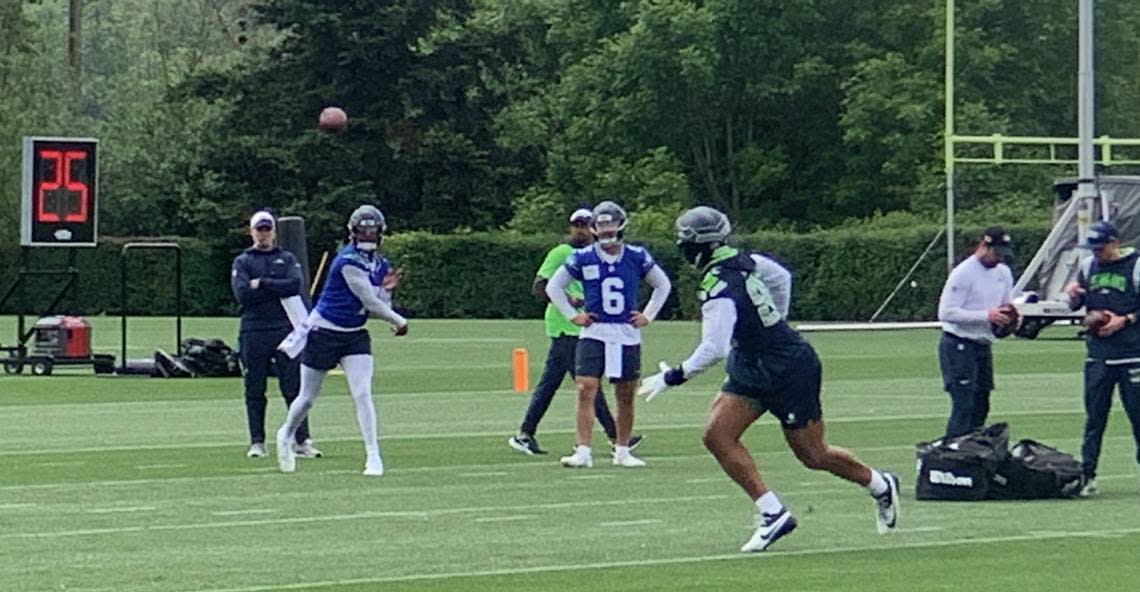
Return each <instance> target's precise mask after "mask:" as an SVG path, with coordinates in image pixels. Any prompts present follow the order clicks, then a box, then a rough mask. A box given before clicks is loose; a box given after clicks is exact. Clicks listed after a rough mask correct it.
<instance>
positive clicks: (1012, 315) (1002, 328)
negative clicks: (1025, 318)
mask: <svg viewBox="0 0 1140 592" xmlns="http://www.w3.org/2000/svg"><path fill="white" fill-rule="evenodd" d="M998 310H1000V311H1002V312H1003V313H1005V315H1006V316H1008V317H1009V322H1008V323H1006V324H1005V325H998V324H995V323H990V330H991V331H993V333H994V337H997V338H998V339H1004V338H1006V337H1009V336H1010V335H1013V332H1014V331H1017V328H1018V326H1020V325H1021V313H1020V312H1018V310H1017V307H1016V306H1014V305H1012V304H1003V305H1001V306H999V307H998Z"/></svg>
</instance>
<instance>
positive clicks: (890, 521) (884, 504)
mask: <svg viewBox="0 0 1140 592" xmlns="http://www.w3.org/2000/svg"><path fill="white" fill-rule="evenodd" d="M882 474H883V479H884V480H885V481H886V482H887V490H886V491H885V492H883V495H876V496H872V497H873V498H874V499H875V526H876V527H878V529H879V534H887V533H888V532H891V531H892V530H894V529H895V526H898V523H899V476H898V475H896V474H894V473H890V472H887V471H883V473H882Z"/></svg>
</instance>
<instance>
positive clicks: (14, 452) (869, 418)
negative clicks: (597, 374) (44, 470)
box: [0, 408, 1084, 456]
mask: <svg viewBox="0 0 1140 592" xmlns="http://www.w3.org/2000/svg"><path fill="white" fill-rule="evenodd" d="M1000 414H1001V415H1002V416H1003V417H1032V416H1037V415H1062V414H1068V415H1081V414H1084V410H1083V409H1077V408H1072V409H1032V410H1026V411H1001V412H1000ZM928 419H940V420H945V419H946V414H945V413H925V414H914V415H863V416H852V417H829V418H825V421H826V422H827V423H828V424H840V423H866V422H880V421H915V420H928ZM640 427H641V428H642V429H645V430H654V429H658V430H675V429H692V430H693V431H694V434H699V433H700V431H701V430H703V429H704V423H682V424H653V423H646V424H644V425H641V426H640ZM543 433H545V434H548V435H550V434H573V433H574V428H565V429H550V430H543ZM501 435H502V432H499V431H495V432H486V431H484V432H449V433H438V434H423V433H421V434H397V435H391V436H383V437H382V438H381V439H382V440H384V441H396V440H428V439H439V440H445V439H448V438H489V437H498V436H501ZM359 440H360V437H359V436H351V437H350V436H345V437H343V438H322V439H321V442H357V441H359ZM12 445H16V444H12ZM18 446H19V449H0V455H4V456H34V455H42V454H74V453H89V452H91V453H103V452H129V451H135V450H175V449H192V448H225V447H241V446H244V445H243V444H241V443H239V442H238V441H236V440H226V441H213V442H201V441H200V442H190V443H178V444H145V445H139V446H88V447H82V448H52V449H42V450H32V449H28V448H26V444H24V443H19V444H18Z"/></svg>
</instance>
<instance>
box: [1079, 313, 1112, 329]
mask: <svg viewBox="0 0 1140 592" xmlns="http://www.w3.org/2000/svg"><path fill="white" fill-rule="evenodd" d="M1108 319H1109V315H1108V311H1106V310H1090V311H1089V312H1088V314H1086V315H1085V320H1084V321H1082V322H1081V324H1082V325H1084V326H1085V329H1087V330H1088V332H1089V333H1096V332H1097V331H1099V330H1100V328H1101V327H1103V326H1105V324H1107V323H1108Z"/></svg>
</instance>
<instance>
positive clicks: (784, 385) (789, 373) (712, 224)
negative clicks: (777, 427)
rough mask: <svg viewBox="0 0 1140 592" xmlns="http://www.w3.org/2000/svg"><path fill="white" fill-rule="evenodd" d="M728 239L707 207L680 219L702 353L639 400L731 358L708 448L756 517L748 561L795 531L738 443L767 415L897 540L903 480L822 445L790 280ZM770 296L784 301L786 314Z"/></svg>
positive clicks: (799, 454)
mask: <svg viewBox="0 0 1140 592" xmlns="http://www.w3.org/2000/svg"><path fill="white" fill-rule="evenodd" d="M730 230H731V226H730V224H729V221H728V217H727V216H725V215H724V214H722V213H721V212H719V211H717V210H715V209H713V208H709V207H704V206H702V207H698V208H693V209H691V210H688V211H686V212H685V213H684V214H682V215H681V216H680V217H679V218H677V244H678V246H680V248H681V253H682V255H683V256H684V257H685V259H686V260H687V261H689V262H690V263H692V264H693V266H695V267H696V268H697V269H699V270H701V272H702V274H703V279H702V281H701V284H700V292H699V293H698V298H699V300H700V301H701V319H702V320H701V344H700V345H699V346H697V349H696V351H694V352H693V354H692V355H691V356H689V358H688V359H687V360H685V361H684V362H682V363H681V365H679V366H677V367H676V368H670V367H669V366H668V365H666V364H665V363H664V362H662V364H661V372H660V373H659V374H655V375H653V376H650V377H648V378H646V379H645V380H644V381H642V385H641V388H640V389H638V393H640V394H643V395H645V397H646V400H651V399H653V398H654V397H656V396H657V395H659V394H660V393H662V392H663V391H664V390H665V389H667V388H669V387H670V386H677V385H679V384H681V383H683V382H685V381H686V380H688V379H689V378H691V377H693V376H694V375H695V374H698V373H700V372H701V371H703V370H705V369H706V368H709V367H710V366H712V365H713V364H715V363H717V362H718V361H720V360H721V359H724V358H725V357H727V358H728V364H727V368H726V370H727V371H728V379H727V380H726V381H725V382H724V385H723V386H722V387H721V391H720V393H719V394H717V396H716V398H715V399H714V400H713V405H712V411H711V412H710V414H709V421H708V426H707V427H706V428H705V435H704V442H705V447H706V448H708V450H709V452H711V453H712V455H713V456H714V457H716V460H717V462H718V463H720V466H721V468H722V469H724V472H725V473H727V474H728V476H729V477H731V478H732V480H733V481H735V482H736V483H737V484H738V485H740V487H741V488H743V489H744V491H745V493H747V494H748V495H749V496H750V497H751V498H752V500H753V502H754V503H755V504H756V509H757V510H758V511H759V516H758V519H757V521H756V522H757V528H756V533H755V534H754V535H753V536H752V538H751V539H750V540H749V541H748V542H747V543H745V544H744V546H743V547H742V548H741V549H740V550H741V551H763V550H764V549H766V548H767V547H768V546H770V545H771V544H772V543H774V542H776V540H778V539H779V538H780V537H782V536H784V535H786V534H788V533H790V532H791V531H792V530H793V529H795V527H796V519H795V517H794V516H792V513H791V512H790V511H788V509H787V508H785V507H784V505H783V504H781V503H780V500H779V499H778V498H777V497H776V494H775V493H773V492H772V491H770V490H769V489H768V487H767V486H766V485H765V484H764V481H763V480H761V479H760V473H759V472H758V471H757V470H756V465H755V463H754V462H753V461H752V456H751V455H750V454H749V452H748V449H746V448H745V447H744V445H743V444H741V442H740V438H741V436H743V434H744V431H745V430H747V429H748V427H749V426H751V425H752V423H753V422H755V421H756V420H757V419H759V418H760V416H761V415H763V414H764V412H766V411H771V412H772V414H773V415H775V416H776V418H777V419H779V420H780V424H781V426H782V427H783V428H784V439H785V440H786V441H787V442H788V446H790V447H791V449H792V452H794V453H795V455H796V458H798V459H799V460H800V462H802V463H803V464H804V465H805V466H807V467H808V468H809V469H815V470H823V471H828V472H830V473H832V474H834V475H836V476H838V477H842V478H843V479H846V480H848V481H851V482H853V483H857V484H859V485H862V486H864V487H866V488H867V489H868V490H869V491H870V493H871V495H872V497H873V498H874V499H875V502H876V512H877V513H876V520H877V522H878V528H879V532H881V533H886V532H888V531H890V530H893V529H894V527H895V524H896V523H897V520H898V504H899V484H898V477H896V476H895V475H893V474H891V473H881V472H879V471H876V470H873V469H871V468H870V467H868V466H867V465H864V464H863V463H861V462H859V461H858V460H856V459H855V457H854V456H852V454H851V453H850V452H848V451H847V450H844V449H842V448H837V447H835V446H830V445H828V444H827V443H826V442H825V441H824V439H823V432H824V425H823V419H822V411H821V408H820V400H819V391H820V379H821V375H822V372H821V366H820V363H819V358H818V357H816V354H815V350H814V349H812V347H811V345H809V344H808V342H807V341H804V339H803V337H800V334H799V333H798V332H796V330H795V329H792V328H791V327H790V326H789V325H788V324H787V322H785V321H784V317H785V315H786V314H787V297H789V296H790V294H791V280H790V276H789V275H788V274H786V273H785V274H780V273H778V271H777V270H774V269H773V266H776V264H775V263H774V262H773V261H771V260H769V259H766V258H764V257H761V256H759V255H752V254H749V253H742V252H740V251H737V250H736V249H734V248H732V247H730V246H728V245H727V241H728V235H729V232H730ZM766 278H767V281H765V279H766ZM773 288H776V290H773ZM773 292H776V293H778V294H783V296H784V300H783V303H782V305H781V304H780V303H778V302H777V300H776V299H775V298H774V297H773Z"/></svg>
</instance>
